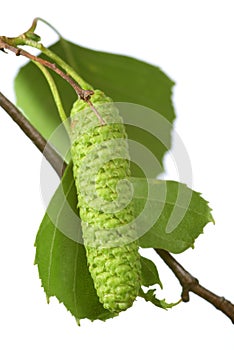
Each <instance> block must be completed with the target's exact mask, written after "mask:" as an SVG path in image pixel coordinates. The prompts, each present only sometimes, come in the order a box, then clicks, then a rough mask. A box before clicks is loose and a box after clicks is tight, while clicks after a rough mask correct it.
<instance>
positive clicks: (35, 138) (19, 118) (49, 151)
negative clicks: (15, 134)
mask: <svg viewBox="0 0 234 350" xmlns="http://www.w3.org/2000/svg"><path fill="white" fill-rule="evenodd" d="M0 106H1V107H2V108H3V109H4V110H5V111H6V112H7V113H8V114H9V116H10V117H11V118H12V119H13V120H14V122H15V123H16V124H18V126H19V127H20V128H21V129H22V130H23V132H24V133H25V134H26V135H27V136H28V138H29V139H30V140H31V141H32V142H33V143H34V144H35V145H36V147H37V148H38V149H39V151H41V153H43V155H44V156H45V158H46V159H47V160H48V162H49V163H50V164H51V165H52V167H53V168H54V170H55V171H56V173H57V174H58V176H59V177H62V175H63V172H64V170H65V168H66V164H65V162H64V161H63V159H62V158H61V157H60V155H59V154H58V153H57V152H56V151H55V150H54V148H53V147H52V146H51V145H50V144H49V143H48V142H47V141H46V139H44V137H43V136H42V135H41V134H40V133H39V132H38V131H37V130H36V129H35V128H34V126H33V125H32V124H31V123H30V122H29V121H28V120H27V119H26V118H25V117H24V115H23V114H22V113H21V112H20V111H19V110H18V108H16V106H15V105H14V104H12V103H11V102H10V101H9V100H8V99H7V98H6V97H5V96H4V95H3V94H2V93H1V92H0Z"/></svg>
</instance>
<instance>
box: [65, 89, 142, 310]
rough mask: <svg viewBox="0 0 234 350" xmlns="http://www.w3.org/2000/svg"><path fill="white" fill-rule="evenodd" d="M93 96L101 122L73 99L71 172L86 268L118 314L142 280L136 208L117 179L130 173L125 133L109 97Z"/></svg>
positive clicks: (102, 297)
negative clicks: (101, 123)
mask: <svg viewBox="0 0 234 350" xmlns="http://www.w3.org/2000/svg"><path fill="white" fill-rule="evenodd" d="M91 101H92V103H93V105H94V107H95V108H96V109H97V110H98V112H99V114H100V115H101V117H102V118H103V119H104V121H105V125H100V121H99V120H98V118H97V115H95V113H94V112H93V111H92V110H91V109H90V108H89V106H87V103H86V102H84V101H82V100H78V101H76V102H75V103H74V106H73V108H72V111H71V139H72V146H71V154H72V159H73V173H74V178H75V183H76V188H77V194H78V206H79V211H80V218H81V225H82V230H83V240H84V245H85V249H86V255H87V262H88V267H89V271H90V273H91V276H92V278H93V281H94V286H95V288H96V291H97V295H98V297H99V300H100V302H101V303H102V304H103V306H104V307H105V308H106V309H108V310H110V311H111V312H114V313H116V314H117V313H119V312H120V311H123V310H126V309H127V308H128V307H130V306H131V305H132V303H133V302H134V300H135V298H136V297H137V295H138V292H139V288H140V285H141V264H140V255H139V252H138V243H137V239H136V231H135V227H134V210H133V206H132V204H131V203H127V204H126V200H127V199H128V194H129V191H128V190H129V187H126V186H127V184H126V183H124V182H121V180H124V179H127V178H129V176H130V163H129V154H128V145H127V135H126V131H125V127H124V125H123V121H122V118H121V117H120V116H119V112H118V110H117V108H116V107H115V106H114V105H113V103H112V101H111V99H110V98H108V97H106V96H105V94H104V93H103V92H101V91H99V90H95V92H94V95H93V96H92V99H91ZM120 183H121V184H122V185H121V186H120V187H121V188H122V192H121V195H120V194H119V192H118V190H120V189H121V188H120V187H119V188H118V186H119V184H120ZM112 203H114V204H115V206H113V205H112Z"/></svg>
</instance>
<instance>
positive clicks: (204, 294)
mask: <svg viewBox="0 0 234 350" xmlns="http://www.w3.org/2000/svg"><path fill="white" fill-rule="evenodd" d="M155 251H156V252H157V253H158V255H159V256H160V257H161V258H162V260H163V261H164V262H165V263H166V264H167V266H168V267H169V268H170V269H171V270H172V271H173V273H174V275H175V276H176V277H177V278H178V280H179V282H180V284H181V286H182V295H181V297H182V300H183V301H184V302H188V301H189V292H193V293H194V294H196V295H198V296H199V297H201V298H202V299H204V300H206V301H208V302H209V303H210V304H212V305H213V306H214V307H216V309H218V310H220V311H221V312H223V313H224V314H225V315H226V316H227V317H229V318H230V320H231V321H232V323H234V304H232V303H231V302H230V301H228V300H226V299H225V298H224V297H220V296H218V295H216V294H214V293H213V292H211V291H209V290H208V289H206V288H204V287H203V286H201V285H200V283H199V281H198V280H197V278H195V277H193V276H192V275H191V274H190V273H189V272H188V271H186V270H185V268H184V267H183V266H182V265H180V263H178V261H177V260H176V259H175V258H174V257H173V256H172V255H171V254H170V253H168V252H167V251H165V250H163V249H155Z"/></svg>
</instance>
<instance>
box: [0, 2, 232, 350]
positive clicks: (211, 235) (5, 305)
mask: <svg viewBox="0 0 234 350" xmlns="http://www.w3.org/2000/svg"><path fill="white" fill-rule="evenodd" d="M232 5H233V2H232V1H231V0H230V1H227V0H223V1H209V0H203V1H199V0H197V1H186V0H185V1H181V0H179V1H175V0H172V1H169V0H164V1H158V0H156V1H150V0H144V1H136V0H135V1H127V0H125V1H122V0H118V1H116V2H111V1H104V0H98V1H93V0H87V1H84V0H82V1H80V0H76V1H72V0H66V1H65V2H61V4H60V3H59V2H58V1H57V2H52V1H51V2H49V1H38V2H37V1H34V2H32V1H27V0H21V1H19V2H16V1H12V0H3V1H2V3H1V20H0V35H7V36H15V35H18V34H20V33H21V32H24V31H25V30H26V29H27V28H28V27H29V26H30V24H31V22H32V19H33V18H34V17H37V16H40V17H43V18H45V19H46V20H47V21H49V22H51V23H52V24H53V25H54V26H55V27H56V28H57V29H58V30H59V31H60V32H62V34H63V35H64V37H65V38H67V39H69V40H70V41H73V42H75V43H78V44H81V45H84V46H87V47H90V48H93V49H98V50H104V51H110V52H116V53H122V54H126V55H130V56H134V57H137V58H139V59H142V60H145V61H148V62H150V63H152V64H155V65H158V66H160V67H161V68H162V69H163V70H164V71H165V72H166V73H167V74H168V75H169V76H170V77H171V78H172V79H173V80H174V81H175V82H176V86H175V88H174V95H173V100H174V104H175V107H176V112H177V121H176V123H175V128H176V130H177V132H178V133H179V135H180V136H181V138H182V139H183V141H184V144H185V147H186V149H187V152H188V153H189V156H190V160H191V163H192V167H193V188H194V189H195V190H197V191H199V192H202V194H203V196H204V198H206V199H207V200H209V202H210V206H211V207H212V208H213V215H214V218H215V220H216V225H215V226H213V225H212V224H209V225H208V226H207V227H206V229H205V234H204V235H202V236H200V237H199V239H198V240H197V241H196V246H195V249H194V250H192V249H190V250H189V251H187V252H186V253H184V254H182V255H181V256H177V258H178V260H179V261H180V262H181V263H182V264H183V265H184V266H185V267H186V268H187V269H188V270H189V271H190V272H192V273H193V274H194V275H195V276H196V277H198V278H199V280H200V282H201V284H203V285H204V286H206V287H207V288H209V289H211V290H213V291H214V292H215V293H217V294H219V295H224V296H225V297H226V298H227V299H230V300H232V301H233V302H234V281H233V266H234V257H233V244H234V239H233V200H232V198H233V196H234V190H233V179H234V176H233V175H234V172H233V166H232V162H233V144H234V140H233V119H234V104H233V82H234V68H233V64H234V52H233V49H232V48H233V35H234V21H233V9H232ZM38 29H39V31H38V32H39V34H42V37H43V38H45V40H44V42H45V43H46V44H50V43H52V42H53V41H54V40H55V39H56V37H55V36H54V34H51V31H50V30H48V29H46V28H45V26H44V25H40V26H39V27H38ZM25 61H26V60H25V59H23V58H21V57H15V56H14V55H13V54H8V55H4V54H3V53H0V90H1V91H2V92H3V93H4V94H5V95H6V96H7V97H8V98H9V99H11V100H13V101H14V98H15V97H14V91H13V79H14V76H15V75H16V73H17V71H18V69H19V67H20V66H21V65H22V64H23V63H24V62H25ZM174 147H176V145H174ZM0 154H1V172H0V191H1V192H0V193H1V201H0V206H1V224H0V230H1V231H0V232H1V235H0V240H1V242H0V275H1V289H0V310H1V312H0V320H1V322H2V324H1V337H0V347H1V348H2V349H5V350H8V349H14V348H22V349H25V350H27V349H32V348H33V349H42V348H43V349H50V348H51V349H52V348H53V349H64V348H66V349H71V348H80V349H81V348H83V347H85V348H86V349H91V348H95V349H98V350H99V349H102V350H107V349H121V348H122V349H127V348H134V349H136V350H138V349H144V348H148V349H150V348H162V349H170V348H174V349H181V350H184V349H188V348H189V349H190V350H195V349H198V348H200V349H206V348H207V349H208V348H209V349H211V348H212V349H225V350H229V349H230V350H231V349H233V348H234V328H233V325H232V324H231V322H230V320H229V319H228V318H226V317H225V316H224V315H223V314H221V313H220V312H219V311H217V310H216V309H215V308H213V307H212V306H211V305H209V304H208V303H207V302H205V301H203V300H202V299H200V298H198V297H196V296H195V295H191V301H190V303H187V304H180V305H179V306H178V307H176V308H174V309H172V310H170V311H168V312H166V311H163V310H160V309H157V308H155V307H154V306H152V305H150V304H148V303H146V302H144V301H141V300H137V301H136V302H135V304H134V306H133V307H132V308H131V309H129V310H128V311H126V312H124V313H122V314H121V315H120V316H119V317H117V318H115V319H113V320H108V321H107V322H106V323H103V322H101V321H100V322H99V321H96V322H94V323H91V322H89V321H87V320H85V321H83V322H82V326H81V327H78V326H77V325H76V322H75V321H74V319H73V317H72V316H71V315H70V314H69V313H68V312H67V311H66V309H65V308H64V306H63V305H60V304H59V303H58V302H57V301H56V299H55V298H52V300H51V303H50V305H47V303H46V298H45V295H44V292H43V290H42V288H41V287H40V281H39V279H38V274H37V268H36V267H35V266H34V265H33V261H34V253H35V249H34V239H35V234H36V232H37V228H38V225H39V223H40V221H41V218H42V217H43V214H44V209H45V208H44V205H43V203H42V200H41V194H40V167H41V160H42V157H41V154H40V153H39V151H37V150H36V148H35V147H34V145H33V144H32V143H31V142H30V141H29V140H28V139H27V138H26V137H25V136H24V134H23V133H22V132H21V131H20V129H19V128H18V127H17V126H16V125H15V124H14V123H13V122H12V121H11V119H10V118H9V117H8V116H7V115H6V113H4V112H3V110H0ZM165 162H166V166H167V170H168V172H167V175H166V177H167V178H172V179H176V172H175V171H174V170H173V168H172V167H171V161H170V157H167V158H166V160H165ZM151 256H152V257H153V258H154V259H155V262H156V264H157V266H158V268H159V271H160V274H161V278H162V281H163V283H164V290H163V291H162V292H161V293H160V296H162V297H164V296H165V297H166V298H167V300H168V301H169V302H170V301H176V300H178V298H179V296H180V286H179V284H178V282H177V280H176V279H175V278H174V277H173V275H172V273H171V272H170V271H169V270H168V268H166V267H165V265H164V263H163V262H161V261H160V258H159V257H157V256H156V255H154V254H152V255H151Z"/></svg>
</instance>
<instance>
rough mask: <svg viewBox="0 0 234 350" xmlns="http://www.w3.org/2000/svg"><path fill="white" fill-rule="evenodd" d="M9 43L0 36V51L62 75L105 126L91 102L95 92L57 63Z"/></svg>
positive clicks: (7, 39)
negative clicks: (11, 53) (23, 58)
mask: <svg viewBox="0 0 234 350" xmlns="http://www.w3.org/2000/svg"><path fill="white" fill-rule="evenodd" d="M7 41H9V38H6V37H3V36H0V51H3V52H6V51H5V50H9V51H12V52H14V53H15V54H16V56H24V57H27V58H29V59H30V60H32V61H34V62H38V63H40V64H41V65H42V66H44V67H47V68H49V69H51V70H53V71H54V72H55V73H56V74H58V75H60V77H61V78H63V79H64V80H66V81H67V82H68V83H69V84H70V85H71V87H72V88H73V89H74V90H75V92H76V93H77V95H78V97H80V98H81V99H82V100H84V101H85V102H87V103H88V104H89V106H90V108H91V109H92V110H93V112H94V114H95V115H96V117H97V118H98V120H99V121H100V124H101V125H105V121H104V120H103V119H102V117H101V116H100V114H99V112H98V111H97V109H96V108H95V107H94V105H93V104H92V102H91V101H90V98H91V96H92V95H93V94H94V91H93V90H85V89H82V87H81V86H80V85H79V84H78V82H77V81H74V80H73V79H72V77H71V76H70V75H69V74H67V73H65V72H64V71H62V70H61V69H60V68H58V67H57V66H56V64H55V63H51V62H50V61H47V60H45V59H43V58H41V57H38V56H35V55H32V54H30V53H29V52H28V51H25V50H23V49H20V48H18V47H16V46H13V45H11V44H9V43H8V42H7Z"/></svg>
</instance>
